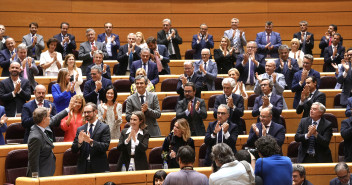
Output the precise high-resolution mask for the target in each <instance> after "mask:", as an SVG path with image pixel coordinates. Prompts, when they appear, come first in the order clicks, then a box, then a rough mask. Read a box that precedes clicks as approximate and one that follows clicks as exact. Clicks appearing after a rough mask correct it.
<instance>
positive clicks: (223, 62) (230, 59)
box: [214, 49, 236, 74]
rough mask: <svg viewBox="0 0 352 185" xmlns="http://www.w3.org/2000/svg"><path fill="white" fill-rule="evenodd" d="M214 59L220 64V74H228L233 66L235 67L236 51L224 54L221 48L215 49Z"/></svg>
mask: <svg viewBox="0 0 352 185" xmlns="http://www.w3.org/2000/svg"><path fill="white" fill-rule="evenodd" d="M214 59H215V62H216V64H217V65H218V74H227V73H228V71H229V70H230V69H231V68H233V67H235V62H236V55H235V52H233V53H232V55H226V56H224V54H223V53H222V51H221V49H214Z"/></svg>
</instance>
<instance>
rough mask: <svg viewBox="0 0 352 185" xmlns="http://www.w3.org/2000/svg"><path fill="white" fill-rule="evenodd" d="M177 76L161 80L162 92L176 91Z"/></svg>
mask: <svg viewBox="0 0 352 185" xmlns="http://www.w3.org/2000/svg"><path fill="white" fill-rule="evenodd" d="M177 82H178V79H177V78H169V79H165V80H164V81H162V82H161V92H175V91H176V89H177Z"/></svg>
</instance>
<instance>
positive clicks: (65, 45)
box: [62, 36, 67, 58]
mask: <svg viewBox="0 0 352 185" xmlns="http://www.w3.org/2000/svg"><path fill="white" fill-rule="evenodd" d="M64 39H65V36H62V40H64ZM66 50H67V42H65V44H64V52H63V56H62V57H63V58H64V57H65V56H66V54H67V52H66Z"/></svg>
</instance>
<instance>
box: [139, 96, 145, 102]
mask: <svg viewBox="0 0 352 185" xmlns="http://www.w3.org/2000/svg"><path fill="white" fill-rule="evenodd" d="M140 98H141V104H143V103H144V95H141V96H140Z"/></svg>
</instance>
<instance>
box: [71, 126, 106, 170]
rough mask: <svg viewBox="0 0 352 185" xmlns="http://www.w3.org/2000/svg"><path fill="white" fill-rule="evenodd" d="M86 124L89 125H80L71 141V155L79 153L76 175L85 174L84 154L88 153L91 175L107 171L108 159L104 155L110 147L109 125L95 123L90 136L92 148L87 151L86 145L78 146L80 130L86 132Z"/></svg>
mask: <svg viewBox="0 0 352 185" xmlns="http://www.w3.org/2000/svg"><path fill="white" fill-rule="evenodd" d="M88 124H90V123H87V124H85V125H82V126H80V127H79V128H78V129H77V132H76V137H75V139H74V140H73V143H72V147H71V148H72V152H73V153H77V152H80V154H79V158H78V162H77V174H82V173H86V165H87V158H86V155H85V154H86V152H88V151H89V155H90V162H91V164H92V166H93V168H92V170H93V173H100V172H106V171H109V162H108V157H107V155H106V151H107V150H108V149H109V145H110V129H109V125H107V124H104V123H102V122H100V121H99V120H98V121H97V124H96V125H95V127H94V130H93V135H92V136H91V138H92V139H93V147H90V150H89V149H88V147H89V144H88V143H85V142H83V144H82V146H81V147H79V146H78V135H79V133H80V132H81V130H84V132H87V131H88V130H87V129H88V128H87V127H88Z"/></svg>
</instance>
